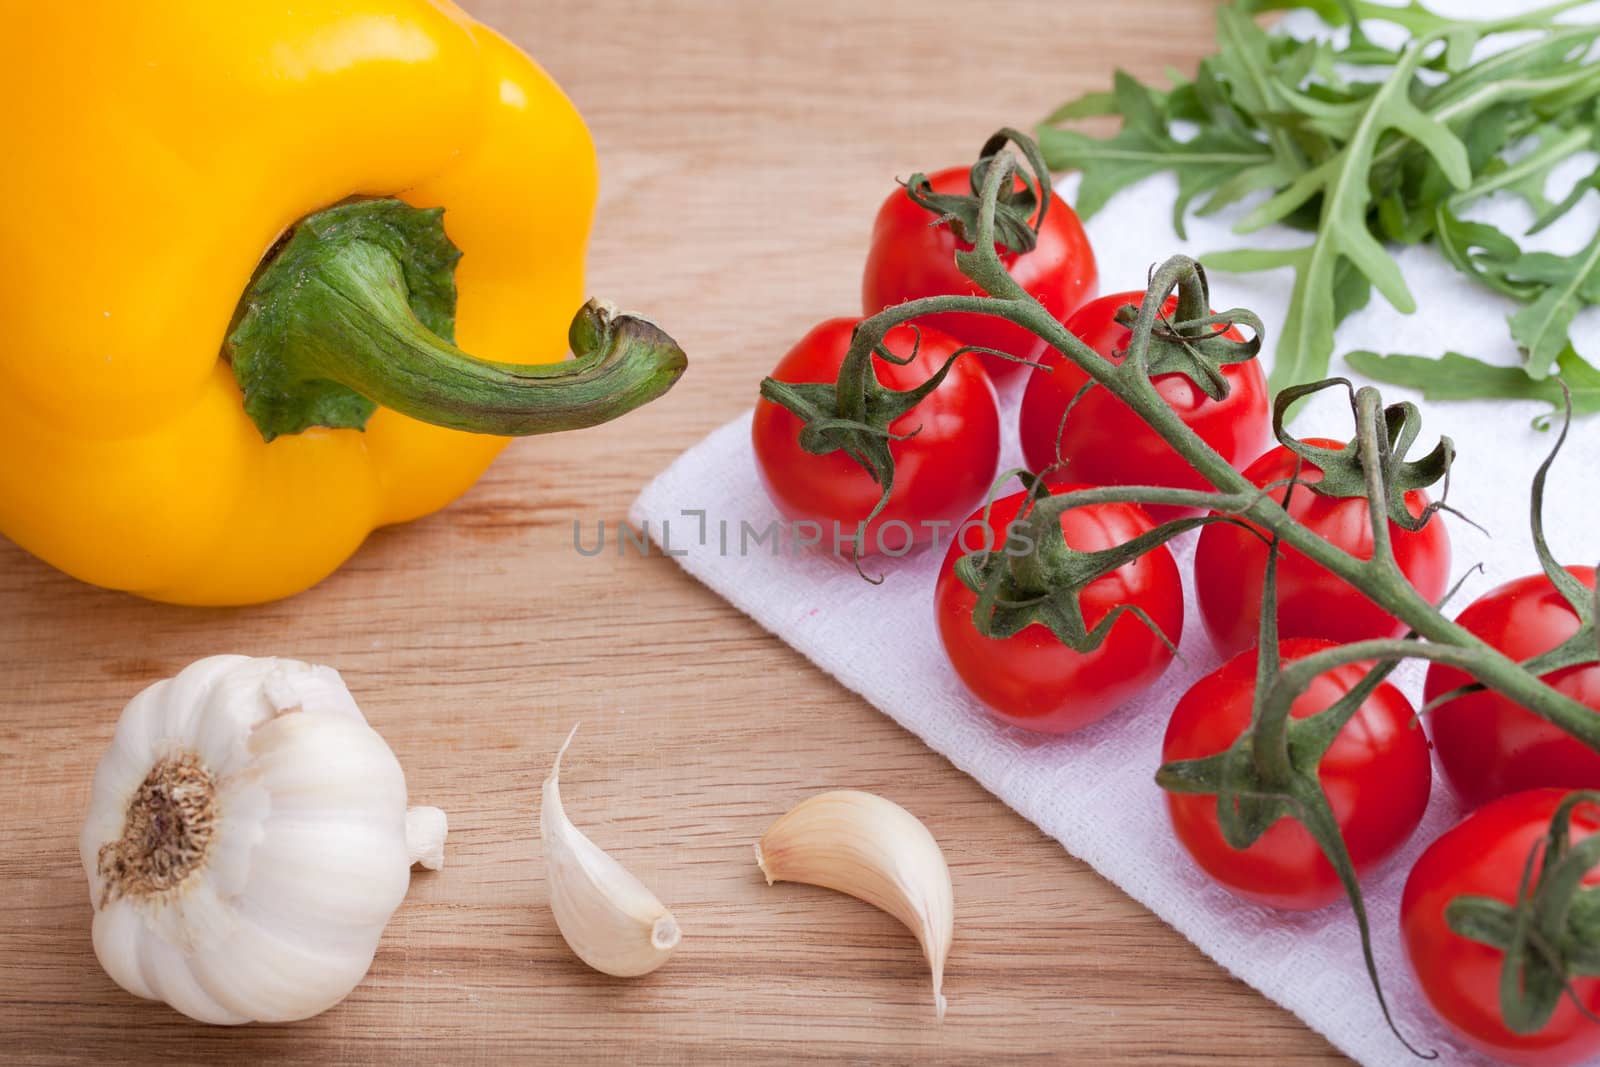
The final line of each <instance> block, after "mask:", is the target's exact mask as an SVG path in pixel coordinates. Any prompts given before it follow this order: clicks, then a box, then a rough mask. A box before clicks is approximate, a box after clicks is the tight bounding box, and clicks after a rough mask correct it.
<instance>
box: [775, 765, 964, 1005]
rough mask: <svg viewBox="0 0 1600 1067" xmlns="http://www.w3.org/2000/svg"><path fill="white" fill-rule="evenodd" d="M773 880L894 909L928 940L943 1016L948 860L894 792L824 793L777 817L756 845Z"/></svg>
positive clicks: (949, 921) (925, 949)
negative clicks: (888, 794)
mask: <svg viewBox="0 0 1600 1067" xmlns="http://www.w3.org/2000/svg"><path fill="white" fill-rule="evenodd" d="M756 863H757V864H759V865H760V867H761V873H762V874H764V875H766V876H767V884H768V885H771V884H772V883H773V882H804V883H806V884H807V885H817V886H822V887H823V888H824V889H833V890H837V891H838V892H840V893H847V894H849V895H850V896H853V897H856V898H857V899H859V900H864V901H866V902H867V903H868V904H871V905H873V906H874V907H876V908H880V909H882V910H883V911H886V912H888V913H889V914H890V915H893V916H894V917H895V918H896V919H899V920H900V921H901V922H902V923H904V924H905V925H906V926H907V927H909V928H910V930H911V932H912V933H914V934H916V935H917V940H918V941H919V942H920V943H921V944H922V954H923V955H924V956H925V957H927V960H928V967H929V968H930V969H931V970H932V972H933V1006H934V1010H935V1011H936V1012H937V1013H938V1015H939V1017H940V1018H943V1017H944V1009H945V999H944V994H943V993H942V992H941V991H940V990H941V988H942V987H943V985H944V963H945V959H946V958H947V957H948V956H949V955H950V940H951V938H952V937H953V936H954V934H955V896H954V893H953V891H952V890H951V887H950V868H949V867H948V866H946V864H945V862H944V853H943V852H941V851H939V843H938V842H937V841H935V840H934V839H933V835H932V834H931V833H929V832H928V828H927V827H926V826H923V825H922V823H921V822H920V821H918V819H917V817H916V816H915V815H912V814H911V813H910V812H909V811H907V810H906V809H905V808H902V807H901V806H900V805H898V804H896V803H895V802H894V801H892V800H885V799H884V798H883V797H880V796H875V795H874V794H872V793H863V792H861V791H859V790H855V789H840V790H835V791H833V792H830V793H820V794H818V795H817V796H814V797H811V798H810V799H809V800H804V801H801V802H800V803H799V804H797V805H796V806H795V807H794V808H792V809H790V811H789V813H788V814H786V815H784V816H783V817H782V818H780V819H779V820H778V821H777V822H775V823H773V824H772V826H771V827H770V828H769V829H768V830H767V832H766V833H765V834H764V835H763V836H762V838H761V842H760V843H759V844H758V845H756Z"/></svg>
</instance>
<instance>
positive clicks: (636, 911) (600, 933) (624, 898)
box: [539, 726, 680, 978]
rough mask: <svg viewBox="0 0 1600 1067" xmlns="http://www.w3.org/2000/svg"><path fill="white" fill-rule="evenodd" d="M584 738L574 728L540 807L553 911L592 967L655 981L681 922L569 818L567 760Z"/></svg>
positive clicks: (675, 941) (563, 931) (580, 955)
mask: <svg viewBox="0 0 1600 1067" xmlns="http://www.w3.org/2000/svg"><path fill="white" fill-rule="evenodd" d="M577 732H578V728H577V727H576V726H574V727H573V728H572V733H569V734H568V735H567V739H566V741H565V742H564V743H563V744H562V745H561V750H560V751H559V752H557V753H556V759H555V764H554V766H552V767H551V768H550V776H549V777H548V778H546V779H545V780H544V791H543V797H542V801H541V804H540V808H539V836H540V838H541V839H542V840H543V841H544V858H545V870H546V876H547V879H548V881H549V883H550V910H551V911H553V912H554V913H555V917H556V926H557V927H559V928H560V930H561V936H562V937H564V938H565V939H566V942H567V944H568V945H569V946H570V947H571V948H572V951H573V952H574V953H576V954H577V956H578V958H579V959H581V960H582V961H583V962H584V963H587V964H588V965H589V966H590V967H593V968H594V969H595V970H597V971H601V972H603V973H605V974H610V975H615V976H617V977H619V978H633V977H636V976H638V975H642V974H649V973H650V972H651V971H653V970H655V969H656V968H657V967H659V966H661V965H662V964H663V963H665V962H667V958H668V957H669V956H671V955H672V951H673V949H675V948H677V947H678V941H679V938H680V931H679V929H678V922H677V920H676V919H674V918H673V917H672V912H670V911H668V910H667V909H666V907H665V906H663V905H662V903H661V901H660V900H658V899H656V895H655V894H654V893H652V892H650V890H649V889H648V888H646V887H645V884H644V883H643V882H641V881H639V879H637V878H635V877H634V876H633V874H632V873H631V872H629V871H628V869H627V868H625V867H623V866H622V864H620V863H618V862H617V861H616V860H614V859H612V858H611V856H610V855H608V854H607V853H605V852H604V851H602V850H601V849H600V847H599V846H598V845H596V844H595V843H594V842H593V841H590V840H589V839H588V838H587V837H586V836H584V834H583V832H582V831H580V830H579V829H578V828H577V827H576V826H573V825H572V821H571V820H570V819H568V818H567V812H566V809H565V808H564V807H562V804H561V785H560V777H561V757H562V756H564V755H566V752H567V746H568V745H571V744H572V738H573V736H574V735H575V734H577Z"/></svg>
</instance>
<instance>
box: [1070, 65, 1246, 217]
mask: <svg viewBox="0 0 1600 1067" xmlns="http://www.w3.org/2000/svg"><path fill="white" fill-rule="evenodd" d="M1113 84H1114V88H1113V90H1112V94H1111V95H1112V99H1113V101H1114V106H1115V107H1116V111H1117V114H1119V115H1121V116H1122V121H1123V126H1122V130H1121V132H1120V133H1118V134H1117V135H1116V136H1115V137H1112V138H1110V139H1109V140H1104V141H1102V140H1097V139H1095V138H1092V137H1088V136H1085V135H1084V134H1081V133H1078V132H1076V131H1073V130H1058V129H1054V128H1051V127H1046V128H1044V129H1042V130H1040V131H1039V148H1040V150H1041V151H1042V152H1043V153H1044V157H1045V161H1046V162H1047V163H1048V164H1049V165H1050V167H1051V169H1052V170H1081V171H1082V172H1083V183H1082V185H1080V186H1079V187H1078V202H1077V211H1078V214H1079V215H1080V216H1082V217H1083V218H1089V217H1090V216H1092V215H1093V214H1094V213H1095V212H1097V211H1099V210H1100V209H1101V208H1102V207H1104V206H1105V205H1106V201H1108V200H1110V199H1111V197H1112V196H1113V195H1114V194H1115V193H1117V192H1118V191H1119V190H1121V189H1123V188H1125V187H1127V186H1129V185H1132V184H1133V183H1134V182H1137V181H1140V180H1142V179H1144V178H1148V177H1149V176H1150V175H1152V174H1156V173H1158V172H1160V171H1164V170H1170V171H1174V172H1176V174H1177V176H1178V199H1177V202H1176V203H1175V204H1174V205H1173V215H1172V226H1173V229H1174V230H1176V231H1177V232H1178V235H1179V236H1180V237H1182V236H1185V233H1184V226H1183V218H1184V215H1185V213H1186V212H1187V209H1188V206H1189V202H1190V201H1191V200H1192V199H1193V198H1194V197H1195V196H1196V195H1198V194H1199V193H1201V192H1202V191H1204V190H1206V189H1208V188H1214V187H1215V186H1217V185H1218V184H1220V183H1221V182H1222V181H1224V180H1226V179H1228V178H1232V177H1234V176H1235V175H1237V174H1238V173H1239V172H1240V171H1242V170H1247V169H1250V168H1254V167H1257V166H1260V165H1261V164H1263V163H1271V162H1272V155H1271V153H1270V152H1269V151H1268V150H1267V148H1266V147H1265V146H1263V145H1261V144H1259V143H1258V142H1256V141H1254V140H1253V139H1251V138H1250V137H1248V136H1246V135H1244V134H1243V133H1242V132H1229V131H1225V130H1220V129H1212V130H1208V131H1205V132H1202V133H1200V134H1198V135H1196V136H1195V137H1194V138H1192V139H1191V140H1188V141H1179V140H1177V139H1176V138H1174V137H1173V136H1172V134H1171V132H1170V130H1169V128H1168V127H1169V118H1168V115H1167V109H1166V101H1165V100H1163V99H1162V98H1160V97H1158V96H1157V95H1156V94H1154V93H1152V92H1151V91H1150V90H1148V89H1146V88H1145V87H1144V86H1143V85H1140V84H1139V82H1138V81H1137V80H1135V79H1134V78H1133V77H1132V76H1131V75H1129V74H1127V73H1126V72H1124V71H1120V70H1119V71H1117V73H1116V76H1115V81H1114V83H1113ZM1088 106H1089V105H1085V104H1084V101H1083V98H1080V99H1079V100H1076V101H1073V103H1072V104H1069V105H1067V107H1065V108H1063V109H1062V111H1064V112H1068V113H1078V112H1082V111H1083V110H1084V109H1085V108H1086V107H1088ZM1096 106H1098V105H1096ZM1060 113H1061V112H1057V114H1060Z"/></svg>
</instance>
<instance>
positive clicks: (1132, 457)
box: [1021, 292, 1272, 520]
mask: <svg viewBox="0 0 1600 1067" xmlns="http://www.w3.org/2000/svg"><path fill="white" fill-rule="evenodd" d="M1143 298H1144V294H1143V293H1135V292H1128V293H1114V294H1112V295H1111V296H1102V297H1100V298H1099V299H1096V300H1091V301H1089V302H1088V303H1087V304H1085V305H1083V306H1082V307H1080V308H1079V309H1078V310H1077V311H1075V312H1073V313H1072V316H1071V317H1070V318H1068V319H1067V322H1066V326H1067V329H1068V330H1069V331H1070V332H1071V333H1072V334H1073V335H1075V336H1076V337H1077V338H1078V339H1079V340H1081V341H1082V342H1083V343H1084V344H1086V345H1088V346H1089V347H1090V348H1092V349H1094V350H1095V351H1096V352H1098V353H1100V354H1101V355H1102V356H1105V357H1106V358H1107V359H1110V360H1112V361H1113V362H1117V363H1120V362H1121V361H1122V356H1123V354H1124V353H1125V352H1126V351H1127V347H1128V340H1129V338H1131V337H1132V336H1133V331H1132V330H1130V329H1128V327H1126V326H1124V325H1122V324H1121V323H1119V322H1118V321H1117V318H1116V315H1117V310H1118V309H1119V308H1121V307H1123V306H1125V305H1127V304H1133V305H1135V306H1137V305H1138V303H1139V302H1140V300H1142V299H1143ZM1177 306H1178V300H1177V298H1176V297H1171V298H1169V299H1168V300H1167V303H1166V313H1167V314H1168V315H1171V314H1172V313H1173V312H1174V311H1175V310H1176V309H1177ZM1227 336H1229V337H1232V338H1235V339H1240V340H1242V338H1241V337H1240V334H1239V333H1238V331H1236V330H1229V331H1228V333H1227ZM1040 362H1042V363H1043V364H1044V365H1045V366H1047V367H1049V368H1050V373H1049V374H1034V375H1032V376H1031V377H1030V378H1029V379H1028V391H1027V392H1026V393H1024V394H1023V398H1022V423H1021V432H1022V451H1023V455H1025V456H1026V457H1027V459H1028V466H1029V467H1030V468H1031V469H1033V470H1036V471H1042V470H1044V469H1045V468H1046V467H1049V466H1051V465H1052V464H1054V463H1056V462H1057V461H1058V460H1065V461H1066V463H1067V466H1066V467H1065V469H1064V472H1063V473H1064V474H1065V475H1066V476H1067V477H1070V478H1072V479H1074V480H1076V481H1083V482H1088V483H1090V484H1091V485H1164V486H1171V487H1173V488H1175V489H1210V488H1211V483H1210V482H1207V481H1206V480H1205V478H1203V477H1202V476H1201V475H1200V474H1199V472H1198V471H1196V470H1195V469H1194V468H1193V467H1191V466H1190V465H1189V461H1188V460H1186V459H1184V458H1183V457H1182V456H1181V455H1179V454H1178V453H1177V452H1176V451H1174V450H1173V448H1172V446H1171V445H1169V444H1167V443H1166V442H1165V441H1163V440H1162V439H1161V437H1160V436H1159V435H1158V434H1157V433H1156V432H1155V431H1154V430H1152V429H1151V428H1150V427H1149V426H1148V425H1147V424H1146V423H1145V421H1144V420H1143V419H1141V418H1140V417H1139V416H1138V415H1136V414H1135V413H1134V411H1133V409H1132V408H1130V407H1128V405H1126V404H1124V403H1123V402H1122V401H1121V400H1118V399H1117V398H1116V397H1115V396H1113V395H1112V394H1111V393H1110V392H1109V391H1107V390H1105V389H1101V388H1094V389H1090V390H1089V391H1088V392H1086V393H1084V394H1083V396H1082V397H1081V398H1080V399H1079V400H1078V402H1077V403H1076V404H1075V405H1072V414H1071V416H1070V417H1068V418H1067V420H1066V425H1065V427H1063V426H1062V416H1063V415H1065V414H1066V412H1067V407H1068V405H1069V404H1072V399H1073V397H1075V396H1077V395H1078V390H1080V389H1082V388H1083V386H1084V384H1085V383H1086V382H1088V381H1089V376H1088V375H1087V374H1085V373H1084V372H1083V371H1082V370H1081V369H1079V367H1078V365H1077V364H1076V363H1073V362H1072V361H1071V360H1069V359H1067V358H1066V357H1064V356H1063V355H1061V353H1059V352H1057V351H1056V350H1055V349H1053V348H1049V349H1046V350H1045V351H1044V353H1043V354H1042V356H1041V357H1040ZM1222 376H1223V377H1224V378H1225V379H1227V382H1228V386H1229V389H1228V395H1227V396H1226V397H1224V398H1223V399H1221V400H1212V399H1211V398H1210V397H1209V396H1207V395H1206V394H1205V393H1204V392H1203V391H1201V390H1200V389H1199V388H1198V387H1197V386H1196V385H1195V384H1194V383H1193V382H1192V381H1190V380H1189V379H1188V378H1187V377H1186V376H1184V375H1182V374H1162V375H1158V376H1157V377H1156V378H1154V379H1153V383H1154V385H1155V387H1156V390H1157V391H1158V392H1159V393H1160V394H1161V397H1162V399H1164V400H1165V401H1166V402H1167V405H1168V406H1169V407H1171V408H1172V410H1173V411H1175V412H1177V414H1178V417H1179V418H1181V419H1182V420H1183V421H1184V423H1186V424H1187V425H1188V426H1189V428H1190V429H1192V430H1194V431H1195V433H1197V434H1199V435H1200V438H1201V440H1203V441H1205V443H1206V444H1208V445H1210V446H1211V447H1212V448H1214V449H1216V451H1218V452H1219V453H1221V454H1222V456H1223V458H1224V459H1226V460H1227V461H1228V462H1229V463H1231V464H1233V465H1234V466H1235V467H1238V468H1240V469H1243V467H1244V466H1245V464H1247V463H1249V462H1250V461H1251V460H1253V459H1255V458H1256V457H1257V456H1259V455H1261V453H1262V452H1264V451H1265V450H1266V448H1267V446H1268V445H1269V444H1271V443H1272V423H1271V421H1270V420H1269V419H1268V417H1267V381H1266V378H1265V377H1264V376H1263V375H1262V373H1261V367H1260V366H1259V365H1257V363H1256V361H1255V360H1253V359H1252V360H1247V361H1246V362H1243V363H1230V364H1227V365H1226V366H1224V367H1223V368H1222ZM1058 435H1059V438H1060V452H1059V454H1058V453H1057V450H1056V444H1057V437H1058ZM1145 510H1147V511H1148V512H1150V515H1151V516H1152V517H1153V518H1156V519H1158V520H1165V519H1169V518H1177V517H1179V516H1181V515H1183V514H1197V512H1186V511H1184V510H1183V509H1179V508H1169V507H1160V506H1149V505H1147V506H1146V508H1145Z"/></svg>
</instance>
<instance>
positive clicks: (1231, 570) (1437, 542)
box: [1194, 438, 1450, 656]
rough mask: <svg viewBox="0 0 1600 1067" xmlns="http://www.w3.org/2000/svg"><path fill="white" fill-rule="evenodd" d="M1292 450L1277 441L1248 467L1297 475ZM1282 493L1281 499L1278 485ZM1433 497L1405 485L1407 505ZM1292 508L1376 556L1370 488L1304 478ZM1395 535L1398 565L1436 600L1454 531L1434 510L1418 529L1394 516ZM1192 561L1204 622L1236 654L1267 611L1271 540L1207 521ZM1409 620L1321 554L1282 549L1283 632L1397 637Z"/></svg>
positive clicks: (1250, 471) (1258, 479)
mask: <svg viewBox="0 0 1600 1067" xmlns="http://www.w3.org/2000/svg"><path fill="white" fill-rule="evenodd" d="M1306 443H1307V444H1313V445H1321V446H1323V447H1326V448H1342V447H1344V446H1343V445H1342V444H1340V443H1339V442H1338V441H1328V440H1323V439H1321V438H1308V439H1307V441H1306ZM1296 460H1297V457H1296V456H1295V454H1294V453H1293V452H1290V451H1289V450H1288V449H1287V448H1284V447H1283V446H1282V445H1279V446H1278V447H1277V448H1274V449H1273V450H1272V451H1270V452H1268V453H1267V454H1266V455H1264V456H1262V457H1261V458H1259V459H1257V460H1256V461H1255V462H1254V463H1252V464H1250V466H1249V467H1247V468H1246V469H1245V472H1244V475H1245V477H1246V478H1249V479H1250V480H1251V481H1252V482H1254V483H1255V484H1257V485H1266V484H1268V483H1269V482H1276V481H1279V480H1282V479H1287V478H1290V477H1292V476H1293V475H1294V471H1295V463H1296ZM1321 473H1322V472H1321V471H1319V470H1318V469H1317V468H1316V467H1315V466H1314V465H1312V464H1309V463H1307V464H1305V465H1304V467H1303V468H1302V470H1301V473H1300V477H1301V479H1302V480H1303V481H1307V482H1313V481H1316V480H1317V479H1318V477H1319V476H1320V475H1321ZM1278 496H1279V497H1280V499H1281V496H1282V494H1281V491H1278ZM1427 505H1428V495H1427V494H1426V493H1424V492H1422V491H1420V490H1413V491H1411V492H1409V493H1407V494H1406V508H1407V510H1409V511H1410V512H1411V514H1413V515H1420V514H1422V510H1423V508H1425V507H1427ZM1289 514H1290V515H1292V516H1293V517H1294V518H1295V520H1296V521H1297V522H1299V523H1300V524H1301V525H1302V526H1305V527H1307V528H1308V529H1310V530H1311V532H1313V533H1315V534H1317V535H1318V536H1319V537H1321V538H1322V539H1323V540H1325V541H1329V542H1331V543H1332V544H1334V545H1335V546H1337V547H1339V548H1342V549H1344V550H1345V551H1346V552H1349V553H1350V554H1351V555H1353V556H1355V557H1357V558H1358V559H1370V558H1371V557H1372V525H1371V522H1370V520H1369V519H1368V517H1367V502H1366V500H1365V499H1364V498H1362V497H1342V498H1341V497H1327V496H1318V495H1317V494H1316V493H1313V492H1311V491H1310V490H1309V489H1306V488H1304V487H1300V488H1298V489H1296V491H1295V493H1294V495H1293V497H1292V498H1291V499H1290V501H1289ZM1389 538H1390V541H1391V543H1392V544H1393V546H1394V556H1395V560H1396V561H1397V562H1398V563H1399V564H1400V571H1401V573H1403V574H1404V575H1405V576H1406V579H1407V580H1408V581H1409V582H1410V583H1411V584H1412V585H1413V586H1414V587H1415V588H1416V590H1417V592H1419V593H1421V594H1422V595H1423V597H1425V598H1426V599H1428V600H1431V601H1435V602H1437V601H1438V599H1439V598H1440V597H1442V596H1443V595H1444V591H1445V583H1446V582H1447V581H1448V580H1449V577H1450V535H1449V534H1448V533H1446V532H1445V528H1444V524H1443V523H1442V522H1441V521H1440V516H1438V515H1435V516H1434V517H1433V518H1432V519H1430V520H1428V523H1427V525H1425V526H1423V528H1422V529H1420V530H1418V531H1416V532H1415V533H1412V532H1410V531H1407V530H1403V529H1401V528H1400V527H1398V526H1396V525H1395V524H1394V523H1393V522H1391V523H1390V524H1389ZM1194 565H1195V587H1196V592H1197V594H1198V599H1199V603H1200V617H1201V618H1202V619H1204V620H1205V624H1206V632H1207V633H1209V634H1210V635H1211V640H1212V641H1213V642H1214V643H1215V644H1216V646H1217V651H1219V652H1221V653H1222V654H1223V655H1225V656H1231V655H1233V654H1234V653H1236V652H1240V651H1242V650H1244V649H1246V648H1249V647H1250V646H1251V645H1253V644H1255V642H1256V635H1257V627H1258V626H1259V625H1260V621H1261V584H1262V577H1263V575H1264V574H1265V573H1266V567H1267V546H1266V544H1265V543H1264V542H1263V541H1262V540H1261V539H1260V538H1259V537H1257V536H1255V535H1254V534H1252V533H1251V532H1250V531H1248V530H1244V529H1241V528H1239V527H1238V526H1233V525H1230V524H1227V523H1214V524H1212V525H1210V526H1207V527H1206V528H1205V529H1204V530H1203V531H1201V534H1200V543H1199V547H1198V548H1197V549H1196V551H1195V564H1194ZM1405 629H1406V628H1405V626H1404V625H1403V624H1402V623H1400V621H1399V620H1397V619H1395V618H1394V616H1392V615H1390V614H1389V613H1388V612H1386V611H1384V610H1383V609H1382V608H1380V607H1378V605H1376V604H1374V603H1373V602H1372V601H1370V600H1368V599H1367V598H1366V595H1365V594H1363V593H1361V592H1359V591H1357V590H1356V589H1355V588H1354V587H1352V586H1350V585H1347V584H1346V583H1345V582H1344V580H1343V579H1341V578H1337V577H1335V576H1334V575H1333V574H1332V573H1330V572H1329V571H1327V570H1325V569H1324V568H1323V567H1322V565H1321V564H1319V563H1314V562H1312V561H1311V560H1310V559H1308V558H1306V557H1305V556H1303V555H1301V554H1300V553H1299V552H1296V551H1295V550H1294V549H1292V548H1284V550H1283V552H1282V554H1281V556H1280V557H1279V559H1278V634H1279V636H1280V637H1325V638H1328V639H1329V640H1332V641H1337V642H1339V643H1341V644H1344V643H1347V642H1350V641H1361V640H1365V639H1368V638H1376V637H1394V636H1397V635H1399V634H1402V633H1404V632H1405Z"/></svg>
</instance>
